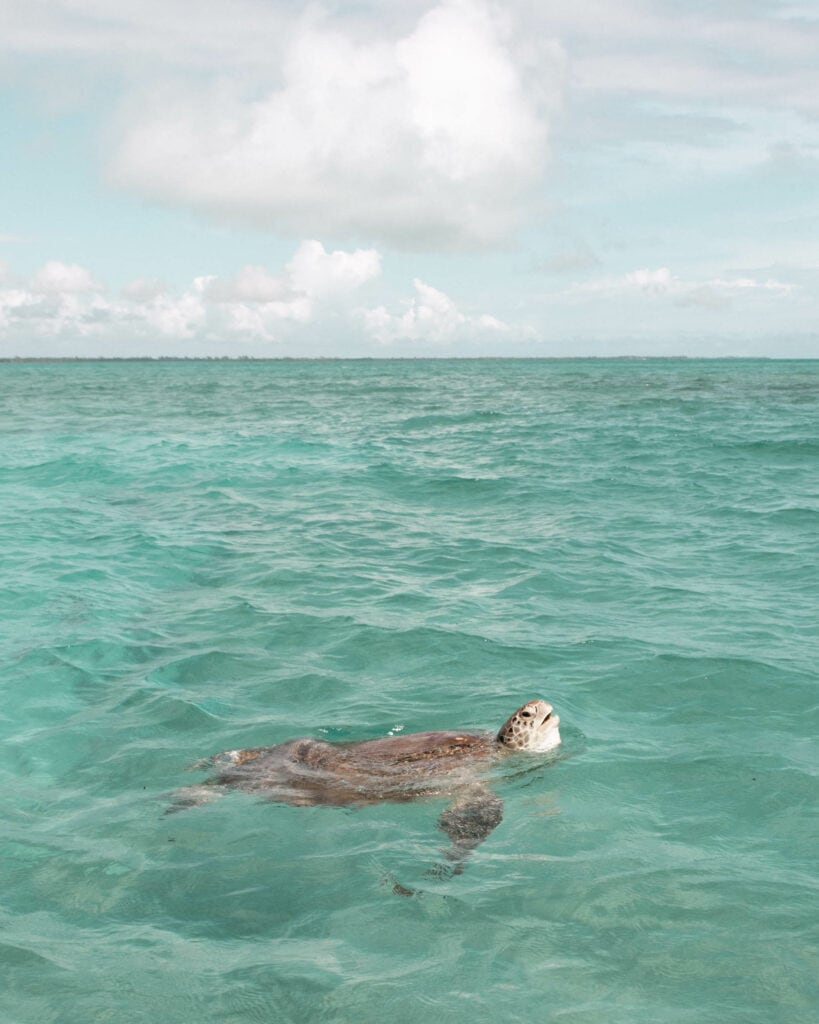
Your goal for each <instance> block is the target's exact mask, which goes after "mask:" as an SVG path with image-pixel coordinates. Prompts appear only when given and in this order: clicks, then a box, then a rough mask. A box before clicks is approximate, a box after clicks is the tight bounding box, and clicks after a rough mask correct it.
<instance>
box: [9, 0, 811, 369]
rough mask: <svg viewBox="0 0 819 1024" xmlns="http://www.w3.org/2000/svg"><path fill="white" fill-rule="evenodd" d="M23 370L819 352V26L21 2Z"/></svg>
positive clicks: (449, 10)
mask: <svg viewBox="0 0 819 1024" xmlns="http://www.w3.org/2000/svg"><path fill="white" fill-rule="evenodd" d="M0 355H2V356H44V357H45V356H49V357H52V356H86V357H93V356H134V355H144V356H200V355H201V356H236V357H238V356H252V357H254V356H255V357H276V356H289V357H295V356H305V357H308V356H309V357H342V356H354V357H361V356H365V357H369V356H373V357H394V356H401V357H415V356H418V357H427V356H621V355H637V356H652V355H656V356H673V355H688V356H769V357H788V358H802V357H808V358H816V357H819V0H793V2H787V0H781V2H777V0H688V2H686V3H680V2H679V0H673V2H672V0H617V2H616V3H615V2H613V0H550V2H546V0H540V2H538V0H504V2H503V3H493V2H491V0H440V2H437V3H435V2H421V0H400V2H398V0H389V2H387V0H381V2H373V0H346V2H342V0H328V2H325V3H301V2H298V0H287V2H285V0H198V2H197V3H193V2H191V0H0Z"/></svg>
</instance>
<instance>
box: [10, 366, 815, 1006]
mask: <svg viewBox="0 0 819 1024" xmlns="http://www.w3.org/2000/svg"><path fill="white" fill-rule="evenodd" d="M0 394H1V395H2V401H1V407H0V424H1V425H2V451H0V484H1V485H2V488H1V489H0V522H2V537H3V545H2V551H1V552H0V560H2V568H3V571H2V591H0V643H1V644H2V665H3V670H2V682H1V683H0V686H2V691H1V692H2V702H1V703H0V882H1V883H2V884H1V885H0V1020H2V1021H3V1024H6V1022H9V1024H29V1022H31V1024H35V1022H36V1024H103V1022H104V1024H126V1022H128V1024H130V1022H135V1024H136V1022H150V1024H155V1022H156V1021H162V1022H163V1024H189V1022H194V1021H195V1022H197V1024H205V1022H213V1024H234V1022H235V1024H239V1022H268V1021H270V1022H299V1024H301V1022H312V1021H318V1022H324V1021H327V1022H347V1021H349V1022H375V1021H390V1022H398V1024H403V1022H408V1024H409V1022H419V1021H436V1022H441V1024H444V1022H465V1024H466V1022H469V1024H476V1022H483V1021H487V1022H489V1021H491V1022H493V1024H494V1022H498V1021H516V1022H517V1021H520V1022H526V1024H529V1022H532V1024H534V1022H544V1021H559V1022H567V1024H637V1022H645V1024H671V1022H691V1024H711V1022H713V1024H747V1022H752V1024H753V1022H759V1024H762V1022H771V1024H773V1022H777V1024H779V1022H781V1024H802V1022H805V1024H807V1022H808V1021H810V1022H811V1024H812V1022H813V1021H815V1020H816V1015H817V1002H818V1000H819V988H818V987H817V977H819V956H818V954H817V950H818V949H819V936H818V935H817V920H818V919H819V913H818V911H817V888H818V887H817V864H818V863H819V842H818V841H817V816H816V810H817V774H819V755H817V746H816V737H817V733H819V720H818V719H817V677H818V676H819V667H818V666H819V567H818V564H817V563H818V562H819V558H818V557H817V556H819V362H816V363H810V362H801V363H797V362H792V363H784V362H764V361H748V362H698V361H637V362H628V361H623V362H620V361H616V362H606V361H560V362H549V361H542V362H540V361H532V362H529V361H523V362H515V361H509V362H506V361H485V362H483V361H475V362H469V361H467V362H432V361H430V362H427V361H421V362H312V363H310V362H305V363H300V362H278V363H276V362H274V363H223V362H216V363H208V362H202V363H196V362H191V363H81V364H6V365H2V366H0ZM538 695H542V696H545V697H547V698H548V699H549V700H551V701H552V702H553V704H554V705H555V707H556V708H557V710H558V711H559V713H560V715H561V717H562V720H563V728H562V732H563V737H564V744H563V747H562V751H561V753H562V754H563V755H564V756H562V757H561V758H559V759H557V760H556V761H555V762H554V763H544V764H540V763H535V764H534V766H533V767H532V769H531V770H529V771H527V772H524V773H522V774H518V773H514V774H508V775H507V776H506V777H502V778H500V779H499V780H498V783H497V786H498V790H497V791H498V792H499V794H500V795H501V796H502V797H503V799H504V802H505V812H504V820H503V822H502V823H501V825H500V826H499V827H498V828H497V829H496V831H495V832H494V833H493V834H492V835H491V836H490V837H489V838H488V839H487V841H486V842H485V843H484V844H483V845H482V846H481V847H479V848H478V850H477V851H476V852H475V853H474V855H473V856H472V857H471V858H470V860H469V862H468V864H467V867H466V870H465V871H464V873H463V874H462V875H460V876H456V877H450V878H446V877H441V878H435V877H429V876H428V875H427V874H426V872H427V869H429V868H430V867H431V866H432V865H434V864H435V863H436V862H437V861H438V860H439V859H440V848H441V847H442V846H443V845H444V842H445V840H444V837H443V835H442V834H441V833H440V832H438V831H437V830H436V827H435V823H436V819H437V816H438V814H439V813H440V812H441V810H442V806H443V805H442V804H441V803H438V802H436V801H434V800H433V801H431V802H428V803H423V802H419V803H413V804H399V805H390V804H382V805H376V806H372V807H365V808H358V809H350V808H322V807H312V808H310V807H306V808H299V807H289V806H284V805H275V804H265V803H260V802H258V801H256V800H254V799H252V798H251V797H250V796H248V795H246V794H237V793H232V794H229V795H227V796H225V797H224V798H223V799H221V800H219V801H217V802H215V803H212V804H209V805H207V806H204V807H199V808H194V809H191V810H189V811H185V812H184V813H181V814H175V815H170V816H164V815H163V812H164V810H165V808H166V807H167V805H168V799H169V794H170V793H171V792H172V791H173V790H174V789H175V788H176V787H178V786H183V785H188V784H190V783H191V782H192V781H196V780H197V779H198V778H199V777H200V776H197V775H192V774H191V772H190V771H189V770H188V766H189V765H190V764H191V763H192V762H193V761H195V760H196V759H197V758H201V757H203V756H205V755H207V754H210V753H213V752H215V751H219V750H223V749H225V748H232V747H238V746H249V745H256V744H264V743H276V742H279V741H281V740H284V739H286V738H289V737H292V736H297V735H303V734H305V733H308V734H313V735H317V736H325V737H327V738H330V739H352V738H361V737H373V736H380V735H384V734H385V733H388V732H389V731H390V730H396V729H400V728H403V729H404V730H405V731H415V730H420V729H430V728H433V729H434V728H446V727H467V726H471V727H477V728H491V727H493V726H494V727H496V726H498V725H499V724H500V723H501V721H502V720H503V719H504V718H505V717H506V716H507V715H508V714H509V712H510V711H511V710H512V709H513V708H514V707H516V706H517V705H518V704H520V703H521V702H522V701H523V700H525V699H527V698H528V697H531V696H538ZM385 879H398V880H399V881H400V882H401V883H402V884H403V885H405V886H407V887H409V888H417V889H419V890H420V893H419V894H418V895H415V896H412V897H402V896H398V895H395V894H394V893H393V891H392V889H391V886H390V884H384V880H385Z"/></svg>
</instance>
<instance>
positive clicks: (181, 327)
mask: <svg viewBox="0 0 819 1024" xmlns="http://www.w3.org/2000/svg"><path fill="white" fill-rule="evenodd" d="M380 273H381V256H380V254H379V253H378V252H376V251H375V250H373V249H359V250H355V251H352V252H348V251H344V250H335V251H331V252H328V251H327V250H326V249H325V248H324V246H323V245H322V244H321V243H320V242H318V241H315V240H307V241H305V242H302V243H301V244H300V245H299V246H298V247H297V249H296V251H295V252H294V254H293V256H292V257H291V259H290V260H289V261H288V262H287V263H286V264H285V265H284V267H282V269H281V271H280V272H279V273H274V272H273V271H271V270H269V269H267V268H266V267H261V266H246V267H243V268H242V269H240V270H239V271H238V273H236V274H235V275H233V276H232V277H218V276H216V275H202V276H199V277H196V278H194V280H193V281H192V282H191V283H190V285H189V286H188V287H186V288H184V289H182V290H181V291H174V290H172V289H170V288H169V287H168V286H166V285H165V284H163V283H162V282H161V281H158V280H156V279H153V278H144V277H143V278H138V279H137V280H135V281H132V282H131V283H130V284H129V285H127V286H126V287H125V288H124V289H122V292H121V294H120V295H118V296H115V295H112V294H109V293H108V292H106V291H105V290H104V289H103V288H102V287H101V286H99V285H97V284H96V283H95V282H94V278H93V276H92V274H91V273H90V271H88V270H87V269H86V268H84V267H80V266H78V265H76V264H64V263H60V262H58V261H50V262H49V263H47V264H46V265H45V266H44V267H42V268H41V269H40V270H38V271H37V272H36V273H35V274H33V275H32V277H31V278H30V279H29V280H28V281H27V282H24V281H21V280H20V279H18V278H16V277H15V276H14V275H12V274H11V273H9V272H6V273H5V274H4V275H3V276H2V277H1V278H0V339H2V340H4V341H6V342H7V343H22V344H23V345H24V346H25V348H26V350H30V349H31V348H32V347H33V348H34V349H35V350H36V349H37V346H43V345H45V346H46V348H47V349H49V350H50V348H51V347H53V344H54V343H55V342H59V340H60V339H66V340H74V341H76V340H78V339H80V340H82V339H85V340H87V341H94V342H99V343H101V344H103V345H104V347H105V348H111V347H116V346H118V345H122V346H124V348H125V350H126V351H128V352H134V351H136V352H141V351H148V352H149V353H152V354H153V353H154V351H155V349H156V347H157V345H158V346H159V347H160V349H162V347H163V346H168V345H170V346H171V347H173V346H174V345H176V344H177V343H180V342H202V343H209V342H213V343H215V344H218V345H220V346H222V347H223V348H224V347H225V346H227V347H228V350H229V349H230V347H231V346H233V345H235V344H237V343H240V342H242V343H244V342H248V343H250V344H252V345H258V344H265V343H272V344H278V343H280V342H283V341H287V340H288V339H290V340H293V339H294V338H296V339H297V338H298V337H299V336H298V335H296V334H294V332H295V331H298V329H299V328H300V327H304V326H306V325H309V326H310V328H311V331H312V332H313V333H314V334H315V333H316V332H318V333H322V332H323V336H324V338H325V351H327V352H330V353H332V351H333V349H334V346H335V344H337V332H338V330H339V329H340V330H342V331H343V330H345V329H347V328H349V329H350V330H351V331H355V332H356V333H358V334H360V330H361V325H362V323H363V324H364V326H365V333H366V335H367V337H368V338H369V339H370V340H371V341H372V340H377V341H378V342H379V343H385V342H390V341H393V340H396V339H410V340H413V341H418V340H423V341H429V342H439V341H446V340H452V339H457V338H458V337H461V336H462V335H465V334H474V333H475V332H484V333H486V332H489V333H492V334H495V335H497V334H499V333H503V332H504V331H505V330H507V328H506V325H505V324H503V323H502V322H501V321H500V320H497V319H495V318H494V317H492V316H489V315H483V316H472V315H467V314H465V313H463V312H461V311H460V310H459V309H458V308H457V307H456V305H455V303H454V302H453V301H452V300H451V299H450V298H449V297H448V296H446V295H445V294H444V293H443V292H440V291H438V290H437V289H435V288H433V287H431V286H430V285H427V284H424V283H423V282H421V281H416V282H415V287H416V293H417V294H416V297H415V298H414V299H412V300H410V301H409V302H407V303H405V307H404V309H403V310H402V311H401V312H400V313H397V314H393V313H390V312H388V311H387V309H386V308H385V307H383V306H381V307H378V308H375V309H368V308H362V307H361V305H360V301H361V300H360V294H359V293H360V291H361V289H362V288H363V287H364V286H366V285H367V284H369V283H371V282H373V281H375V280H376V279H377V278H378V277H379V275H380ZM34 354H38V353H37V352H36V351H35V352H34Z"/></svg>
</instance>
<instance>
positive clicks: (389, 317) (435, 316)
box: [361, 278, 510, 344]
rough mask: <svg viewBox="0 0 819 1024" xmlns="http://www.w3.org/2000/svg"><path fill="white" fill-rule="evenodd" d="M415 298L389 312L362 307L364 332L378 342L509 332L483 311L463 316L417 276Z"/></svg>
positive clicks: (445, 339) (442, 339)
mask: <svg viewBox="0 0 819 1024" xmlns="http://www.w3.org/2000/svg"><path fill="white" fill-rule="evenodd" d="M413 284H414V285H415V292H416V294H415V297H414V298H412V299H410V300H409V301H407V302H405V303H404V309H403V311H402V312H400V313H391V312H389V310H387V308H386V307H385V306H378V307H377V308H375V309H367V310H362V312H361V317H362V320H363V322H364V326H365V329H366V331H367V332H368V333H369V334H370V335H371V336H372V337H373V338H375V339H376V341H378V342H380V343H381V344H391V343H393V342H396V341H413V342H416V341H423V342H431V343H433V344H440V343H442V342H452V341H454V340H458V339H462V340H463V339H471V338H474V336H475V335H476V334H484V335H485V334H487V333H490V334H493V335H495V336H496V337H497V336H499V335H502V334H505V333H506V332H508V331H509V329H510V328H509V326H508V325H507V324H505V323H503V322H502V321H501V320H498V319H497V318H495V317H493V316H489V315H486V314H482V315H477V316H475V315H467V314H466V313H463V312H462V311H461V310H460V309H459V308H458V307H457V306H456V304H455V303H454V302H453V301H452V299H451V298H450V297H449V296H448V295H445V294H444V292H442V291H439V290H438V289H437V288H433V287H432V286H431V285H428V284H425V283H424V282H423V281H421V280H419V279H418V278H416V279H415V281H414V282H413Z"/></svg>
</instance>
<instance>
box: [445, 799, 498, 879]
mask: <svg viewBox="0 0 819 1024" xmlns="http://www.w3.org/2000/svg"><path fill="white" fill-rule="evenodd" d="M502 820H503V801H502V800H501V798H500V797H499V796H497V795H496V794H495V793H493V792H491V790H488V789H486V788H485V787H483V786H481V787H476V788H474V789H470V790H469V792H467V793H465V794H463V795H462V796H460V797H459V798H458V799H457V800H456V801H455V803H453V804H451V805H450V806H449V807H447V809H446V810H445V811H444V812H443V814H442V815H441V817H440V818H439V819H438V828H440V829H441V831H442V832H446V834H447V835H448V836H449V838H450V840H451V841H452V846H450V847H449V849H448V850H446V851H445V855H446V859H447V860H448V861H450V863H451V864H452V865H453V866H452V867H451V868H449V870H446V868H447V867H448V865H439V867H438V868H437V869H435V868H433V869H432V871H431V872H430V873H431V874H439V875H440V874H453V875H459V874H460V873H461V872H462V871H463V869H464V861H465V860H466V858H467V857H468V856H469V855H470V853H472V851H473V850H474V849H475V847H476V846H478V844H479V843H482V842H483V841H484V839H486V837H487V836H488V835H489V834H490V833H491V832H492V830H493V829H495V828H497V826H498V825H499V824H500V823H501V821H502Z"/></svg>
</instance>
